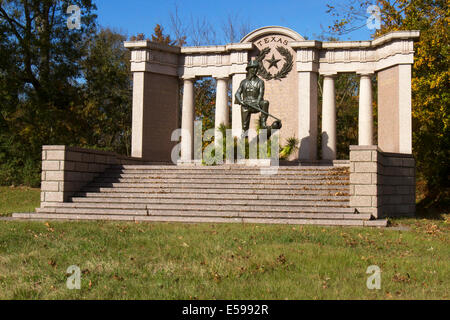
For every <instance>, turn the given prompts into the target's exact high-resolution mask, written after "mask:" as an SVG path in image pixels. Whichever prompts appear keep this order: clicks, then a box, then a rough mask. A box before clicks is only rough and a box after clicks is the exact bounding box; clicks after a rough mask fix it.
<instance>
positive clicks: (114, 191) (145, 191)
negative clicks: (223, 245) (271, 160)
mask: <svg viewBox="0 0 450 320" xmlns="http://www.w3.org/2000/svg"><path fill="white" fill-rule="evenodd" d="M349 191H350V190H349V189H348V190H347V189H311V188H310V189H307V190H292V189H289V190H281V191H280V190H279V191H276V190H270V189H243V188H241V189H232V188H224V189H219V188H209V189H206V188H189V187H187V188H175V187H173V188H122V187H116V188H97V187H85V188H83V191H82V192H78V193H77V194H76V195H75V196H77V197H83V196H86V197H90V196H95V195H97V194H99V193H101V194H102V195H104V196H107V197H121V196H122V194H123V196H131V197H136V196H137V197H145V196H147V195H151V194H211V195H216V194H219V195H225V194H226V195H228V194H230V195H234V194H238V195H261V196H264V195H284V196H304V195H311V196H349ZM135 195H136V196H135Z"/></svg>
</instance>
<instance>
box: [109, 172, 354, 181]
mask: <svg viewBox="0 0 450 320" xmlns="http://www.w3.org/2000/svg"><path fill="white" fill-rule="evenodd" d="M101 177H102V178H114V179H161V178H205V179H211V178H214V179H272V180H273V179H274V178H276V179H278V180H309V179H311V180H329V179H344V180H348V179H349V174H339V175H331V174H303V173H301V174H290V175H287V174H276V175H265V174H240V173H239V174H237V173H231V172H230V173H228V174H214V173H175V172H169V173H163V174H160V173H110V172H106V173H104V174H103V175H102V176H101Z"/></svg>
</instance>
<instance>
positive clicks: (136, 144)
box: [131, 72, 145, 158]
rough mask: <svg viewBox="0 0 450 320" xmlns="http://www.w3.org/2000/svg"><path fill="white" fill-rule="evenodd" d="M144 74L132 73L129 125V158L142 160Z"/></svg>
mask: <svg viewBox="0 0 450 320" xmlns="http://www.w3.org/2000/svg"><path fill="white" fill-rule="evenodd" d="M144 80H145V73H144V72H134V73H133V111H132V119H133V120H132V124H131V156H133V157H138V158H142V156H143V150H142V149H143V137H144V93H145V90H144V88H145V87H144V85H145V81H144Z"/></svg>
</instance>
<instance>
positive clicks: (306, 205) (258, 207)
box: [48, 198, 364, 213]
mask: <svg viewBox="0 0 450 320" xmlns="http://www.w3.org/2000/svg"><path fill="white" fill-rule="evenodd" d="M73 201H74V202H73V203H78V204H80V207H83V204H86V203H94V204H99V206H100V207H101V205H107V204H108V205H111V204H114V205H113V206H115V207H117V208H126V204H128V203H132V204H146V205H147V207H146V208H147V209H149V210H150V209H151V210H180V211H186V210H191V211H192V210H194V211H204V210H214V211H223V210H227V211H237V212H244V211H258V212H339V213H344V212H345V213H353V212H354V211H355V210H354V209H351V208H350V207H349V206H348V203H347V202H345V203H339V202H337V203H329V202H328V203H327V202H320V204H318V203H314V205H311V202H308V201H304V202H298V203H296V205H290V206H280V205H278V206H276V205H266V204H261V203H258V204H252V205H249V204H247V205H242V204H235V203H230V204H221V203H213V204H211V203H209V204H204V203H203V204H202V203H199V202H198V201H197V202H195V201H193V202H191V203H186V201H183V202H176V203H173V202H170V201H165V202H161V201H160V202H157V201H155V202H150V201H149V200H147V199H120V198H119V199H114V201H112V200H111V199H108V200H105V199H102V198H74V199H73ZM48 205H49V206H58V204H55V205H53V204H48ZM64 205H65V204H64ZM362 213H364V212H362Z"/></svg>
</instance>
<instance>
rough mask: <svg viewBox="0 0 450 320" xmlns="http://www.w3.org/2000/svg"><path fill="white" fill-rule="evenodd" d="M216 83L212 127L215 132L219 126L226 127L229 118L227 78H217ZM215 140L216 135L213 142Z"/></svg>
mask: <svg viewBox="0 0 450 320" xmlns="http://www.w3.org/2000/svg"><path fill="white" fill-rule="evenodd" d="M216 81H217V86H216V115H215V126H214V127H215V129H216V132H217V130H218V129H219V127H220V125H221V124H224V125H225V126H228V124H229V122H230V117H229V112H228V85H227V84H228V78H217V79H216ZM217 140H218V139H217V134H216V139H215V141H217Z"/></svg>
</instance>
